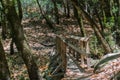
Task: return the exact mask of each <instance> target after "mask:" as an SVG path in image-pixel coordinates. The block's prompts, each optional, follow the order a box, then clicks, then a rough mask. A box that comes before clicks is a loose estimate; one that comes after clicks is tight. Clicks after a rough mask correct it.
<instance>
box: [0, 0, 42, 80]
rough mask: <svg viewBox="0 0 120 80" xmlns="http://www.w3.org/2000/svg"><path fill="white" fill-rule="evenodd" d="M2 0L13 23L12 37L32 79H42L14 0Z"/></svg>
mask: <svg viewBox="0 0 120 80" xmlns="http://www.w3.org/2000/svg"><path fill="white" fill-rule="evenodd" d="M7 1H8V2H6V1H5V0H1V2H2V6H3V7H4V8H5V9H6V10H7V12H6V13H5V15H6V17H7V19H8V21H9V22H10V23H11V32H12V39H13V40H14V43H15V45H16V47H17V49H18V51H19V53H20V56H21V57H22V59H23V60H24V62H25V65H26V67H27V70H28V74H29V78H30V80H42V78H41V76H40V74H39V70H38V67H37V64H36V63H35V60H34V58H33V56H32V51H31V49H30V47H29V45H28V43H27V41H26V39H25V36H24V31H23V27H22V25H21V19H20V17H19V15H18V14H17V12H16V9H15V4H14V0H12V1H10V0H7ZM10 3H11V4H10Z"/></svg>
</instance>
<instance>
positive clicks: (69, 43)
mask: <svg viewBox="0 0 120 80" xmlns="http://www.w3.org/2000/svg"><path fill="white" fill-rule="evenodd" d="M90 38H91V36H89V37H77V36H66V37H60V36H57V37H56V51H57V53H59V55H60V56H61V60H62V68H63V69H65V70H66V68H67V56H69V57H70V58H71V59H72V60H73V62H74V63H75V64H76V65H77V67H78V69H79V70H80V71H81V72H85V68H90V67H91V66H90V49H89V39H90Z"/></svg>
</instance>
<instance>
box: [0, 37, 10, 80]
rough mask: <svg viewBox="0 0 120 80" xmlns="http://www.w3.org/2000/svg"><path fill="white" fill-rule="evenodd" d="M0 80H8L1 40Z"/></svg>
mask: <svg viewBox="0 0 120 80" xmlns="http://www.w3.org/2000/svg"><path fill="white" fill-rule="evenodd" d="M0 80H10V72H9V68H8V64H7V60H6V57H5V51H4V49H3V45H2V42H1V39H0Z"/></svg>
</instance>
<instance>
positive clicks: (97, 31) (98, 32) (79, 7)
mask: <svg viewBox="0 0 120 80" xmlns="http://www.w3.org/2000/svg"><path fill="white" fill-rule="evenodd" d="M71 2H72V4H73V5H74V6H75V7H76V8H77V10H79V11H80V12H81V13H83V15H84V17H85V18H86V19H87V20H88V21H89V22H90V23H91V26H92V28H93V29H94V31H95V33H96V35H97V37H98V39H99V40H100V42H101V43H102V45H103V47H104V50H105V52H106V53H110V52H112V49H111V48H110V46H109V44H108V43H107V41H106V40H105V39H104V37H103V36H102V34H101V33H100V30H99V27H98V25H97V24H96V23H95V22H94V20H93V19H92V18H91V17H90V16H89V15H88V13H87V12H85V11H84V9H83V8H82V6H81V5H80V6H77V5H76V4H77V3H76V0H71Z"/></svg>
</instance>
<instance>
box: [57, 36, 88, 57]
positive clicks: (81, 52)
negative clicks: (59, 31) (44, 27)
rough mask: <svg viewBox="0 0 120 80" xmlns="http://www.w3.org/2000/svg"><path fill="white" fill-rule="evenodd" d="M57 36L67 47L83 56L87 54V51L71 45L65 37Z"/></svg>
mask: <svg viewBox="0 0 120 80" xmlns="http://www.w3.org/2000/svg"><path fill="white" fill-rule="evenodd" d="M57 37H58V38H60V39H61V40H62V41H63V42H64V43H65V44H66V45H67V46H68V47H70V48H71V49H73V50H75V51H76V52H77V53H79V54H81V55H84V56H89V54H88V53H86V52H85V51H82V50H80V49H79V48H77V47H75V46H74V45H72V44H71V43H68V42H67V41H66V39H65V38H63V37H60V36H57Z"/></svg>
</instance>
